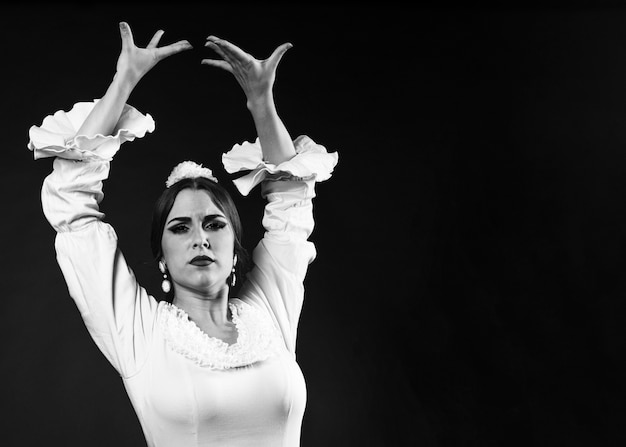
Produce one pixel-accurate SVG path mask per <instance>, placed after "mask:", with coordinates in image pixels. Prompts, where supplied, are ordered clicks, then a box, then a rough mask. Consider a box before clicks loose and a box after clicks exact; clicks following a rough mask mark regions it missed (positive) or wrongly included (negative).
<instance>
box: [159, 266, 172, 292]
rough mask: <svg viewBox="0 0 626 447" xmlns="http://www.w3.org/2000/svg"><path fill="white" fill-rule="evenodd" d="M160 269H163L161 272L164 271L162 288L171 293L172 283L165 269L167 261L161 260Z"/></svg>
mask: <svg viewBox="0 0 626 447" xmlns="http://www.w3.org/2000/svg"><path fill="white" fill-rule="evenodd" d="M159 270H161V273H163V281H162V282H161V289H162V290H163V292H165V293H170V290H172V283H171V282H170V280H169V279H167V271H166V269H165V262H163V260H161V261H159Z"/></svg>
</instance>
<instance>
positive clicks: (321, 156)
mask: <svg viewBox="0 0 626 447" xmlns="http://www.w3.org/2000/svg"><path fill="white" fill-rule="evenodd" d="M120 33H121V38H122V50H121V53H120V56H119V58H118V61H117V70H116V73H115V76H114V78H113V81H112V82H111V84H110V86H109V88H108V89H107V91H106V93H105V95H104V96H103V97H102V98H101V99H100V100H98V101H95V102H94V103H79V104H76V105H75V106H74V108H73V109H72V110H71V111H70V112H68V113H65V112H62V111H59V112H57V113H56V114H55V115H53V116H48V117H47V118H46V119H45V120H44V121H43V123H42V125H41V126H33V127H32V128H31V130H30V138H31V139H30V142H29V149H31V150H32V151H33V152H34V156H35V158H41V157H55V160H54V164H53V166H54V169H53V172H52V173H51V174H50V175H49V176H48V177H47V178H46V179H45V181H44V184H43V188H42V204H43V209H44V212H45V215H46V218H47V219H48V220H49V222H50V224H51V225H52V226H53V227H54V228H55V229H56V231H57V237H56V243H55V246H56V250H57V259H58V262H59V265H60V267H61V270H62V272H63V274H64V276H65V279H66V282H67V284H68V288H69V292H70V294H71V296H72V298H73V299H74V300H75V302H76V304H77V306H78V308H79V310H80V313H81V316H82V317H83V319H84V321H85V324H86V326H87V328H88V330H89V332H90V334H91V336H92V337H93V339H94V341H95V342H96V344H97V345H98V347H99V348H100V349H101V351H102V352H103V353H104V355H105V356H106V357H107V359H108V360H109V361H110V362H111V364H112V365H113V366H114V367H115V368H116V369H117V371H118V372H119V373H120V375H121V377H122V380H123V383H124V386H125V388H126V390H127V392H128V395H129V397H130V400H131V402H132V404H133V407H134V409H135V411H136V412H137V415H138V417H139V420H140V422H141V425H142V428H143V431H144V434H145V437H146V440H147V443H148V445H150V446H176V447H182V446H200V445H202V446H205V445H206V446H209V445H219V446H265V445H267V446H296V445H299V439H300V427H301V423H302V417H303V413H304V408H305V401H306V390H305V383H304V380H303V377H302V373H301V371H300V368H299V367H298V364H297V363H296V361H295V342H296V331H297V323H298V318H299V315H300V310H301V307H302V300H303V295H304V290H303V279H304V276H305V273H306V269H307V266H308V264H309V263H310V262H311V261H312V260H313V259H314V257H315V248H314V246H313V244H312V243H311V242H308V241H307V237H308V236H309V234H310V233H311V231H312V229H313V218H312V208H311V206H312V203H311V199H312V198H313V196H314V183H315V181H321V180H324V179H327V178H329V177H330V174H331V172H332V170H333V168H334V166H335V165H336V163H337V154H336V153H332V154H329V153H327V152H326V150H325V149H324V148H323V147H322V146H319V145H316V144H315V143H313V142H312V141H311V140H310V139H309V138H307V137H300V138H298V139H296V141H295V142H292V140H291V137H290V136H289V133H288V132H287V130H286V128H285V126H284V125H283V123H282V121H281V120H280V118H279V117H278V115H277V113H276V109H275V106H274V100H273V97H272V87H273V84H274V78H275V72H276V67H277V65H278V63H279V61H280V59H281V57H282V56H283V54H284V53H285V51H286V50H287V49H288V48H290V46H291V45H290V44H284V45H281V46H279V47H278V48H277V49H276V50H275V51H274V52H273V53H272V55H271V56H270V57H269V58H268V59H266V60H263V61H261V60H256V59H254V58H253V57H252V56H250V55H249V54H247V53H245V52H243V51H242V50H241V49H239V48H238V47H236V46H234V45H232V44H231V43H229V42H226V41H224V40H222V39H218V38H216V37H214V36H210V37H208V38H207V42H206V46H208V47H209V48H211V49H213V50H214V51H215V52H217V53H218V54H219V55H220V56H221V57H222V60H213V59H204V60H202V63H203V64H206V65H210V66H215V67H218V68H222V69H225V70H227V71H229V72H231V73H232V74H233V75H234V76H235V78H236V80H237V81H238V82H239V84H240V85H241V87H242V88H243V90H244V93H245V95H246V99H247V107H248V109H249V111H250V113H251V114H252V118H253V120H254V123H255V127H256V129H257V133H258V139H257V141H256V142H254V143H249V142H245V143H243V144H241V145H235V146H234V147H233V149H232V150H231V151H230V152H228V153H226V154H224V155H223V162H224V166H225V168H226V170H227V171H228V172H230V173H234V172H237V171H241V170H251V171H252V172H250V173H249V174H248V175H246V176H244V177H241V178H239V179H237V180H235V183H236V185H237V187H238V189H239V190H240V192H241V193H242V194H243V195H247V194H248V192H249V191H250V190H251V189H252V188H254V187H255V186H256V185H257V184H259V183H261V187H262V194H263V195H264V196H265V197H266V198H267V199H268V204H267V206H266V208H265V213H264V217H263V225H264V227H265V229H266V232H265V235H264V237H263V239H262V240H261V241H260V242H259V244H258V245H257V247H256V248H255V250H254V252H253V256H252V261H253V267H252V269H251V270H250V271H249V273H248V274H247V275H246V276H245V278H244V277H243V275H242V273H243V271H242V269H243V263H244V261H245V255H246V253H245V250H244V249H243V247H242V246H241V228H240V225H239V217H238V215H237V212H236V209H235V208H234V205H233V204H232V200H231V199H230V197H229V196H228V193H227V192H226V191H225V190H224V189H223V188H221V187H220V186H219V183H217V180H216V179H215V178H214V177H213V175H212V173H211V171H210V170H209V169H208V168H204V167H202V166H201V165H198V164H196V163H194V162H191V161H187V162H183V163H181V164H179V165H178V166H176V167H175V168H174V169H173V171H172V173H171V175H170V176H169V178H168V179H167V182H166V190H165V191H164V193H163V195H162V196H161V198H160V199H159V200H158V201H157V204H156V206H155V213H154V217H153V230H152V242H153V251H154V254H155V256H156V258H157V261H158V264H159V267H160V269H161V271H162V273H163V276H164V279H163V289H164V291H165V292H166V293H167V294H168V296H169V298H170V300H171V302H170V300H163V301H160V302H159V301H157V300H156V299H154V298H153V297H152V296H150V295H149V294H148V293H147V292H146V290H145V289H143V288H142V287H141V286H139V285H138V284H137V282H136V280H135V277H134V275H133V273H132V271H131V270H130V269H129V267H128V266H127V265H126V262H125V260H124V258H123V256H122V254H121V253H120V251H119V248H118V245H117V236H116V234H115V232H114V230H113V228H112V227H111V226H110V225H109V224H107V223H105V222H103V221H102V217H103V214H102V213H101V212H100V211H99V208H98V204H99V203H100V201H101V200H102V199H103V194H102V181H103V180H104V179H106V178H107V177H108V172H109V166H110V161H111V160H112V158H113V156H114V155H115V153H116V152H117V150H118V149H119V147H120V145H121V143H123V142H124V141H128V140H133V139H134V138H137V137H143V136H144V135H145V134H146V132H152V131H153V130H154V121H153V120H152V117H151V116H150V115H147V114H146V115H143V114H141V113H139V112H138V111H137V110H136V109H134V108H132V107H131V106H129V105H127V104H126V101H127V100H128V98H129V96H130V94H131V92H132V91H133V89H134V88H135V87H136V85H137V84H138V82H139V81H140V80H141V78H142V77H143V76H144V75H146V73H148V72H149V71H150V70H151V69H152V68H153V67H154V66H155V65H156V64H157V63H158V62H159V61H160V60H162V59H164V58H166V57H169V56H170V55H173V54H177V53H179V52H181V51H186V50H188V49H190V48H191V45H190V44H189V43H188V42H187V41H180V42H177V43H174V44H171V45H167V46H163V47H158V43H159V41H160V39H161V36H162V35H163V32H162V31H158V32H157V33H156V34H155V35H154V37H153V38H152V40H151V41H150V43H149V44H148V46H147V47H146V48H139V47H137V46H136V45H135V43H134V41H133V36H132V32H131V30H130V27H129V26H128V24H126V23H124V22H122V23H120ZM237 278H239V280H242V279H243V280H244V282H243V284H242V286H241V289H240V292H239V295H238V297H237V298H234V297H229V291H230V287H231V286H232V285H234V284H235V282H236V281H237V280H238V279H237Z"/></svg>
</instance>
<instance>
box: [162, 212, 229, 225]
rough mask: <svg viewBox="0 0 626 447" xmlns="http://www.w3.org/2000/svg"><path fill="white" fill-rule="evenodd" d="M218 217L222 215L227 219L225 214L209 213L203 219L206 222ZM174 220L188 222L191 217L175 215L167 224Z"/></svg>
mask: <svg viewBox="0 0 626 447" xmlns="http://www.w3.org/2000/svg"><path fill="white" fill-rule="evenodd" d="M216 217H221V218H222V219H226V216H223V215H222V214H209V215H208V216H204V219H203V221H204V222H206V221H207V220H213V219H215V218H216ZM174 221H178V222H183V223H188V222H191V217H174V218H172V219H170V221H169V222H168V223H167V225H169V224H171V223H172V222H174Z"/></svg>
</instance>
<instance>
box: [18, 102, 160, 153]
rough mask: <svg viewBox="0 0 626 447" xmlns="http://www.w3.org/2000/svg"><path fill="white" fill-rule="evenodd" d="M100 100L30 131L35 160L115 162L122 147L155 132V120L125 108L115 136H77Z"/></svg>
mask: <svg viewBox="0 0 626 447" xmlns="http://www.w3.org/2000/svg"><path fill="white" fill-rule="evenodd" d="M98 101H99V100H97V99H96V100H94V101H93V102H79V103H76V104H74V106H73V107H72V110H70V111H69V112H65V111H63V110H59V111H57V112H56V113H55V114H54V115H48V116H47V117H46V118H45V119H44V120H43V123H42V124H41V126H31V128H30V130H29V131H28V134H29V137H30V141H29V142H28V149H30V150H31V151H33V156H34V158H35V160H37V159H39V158H45V157H60V158H66V159H69V160H80V161H111V160H112V159H113V156H114V155H115V153H116V152H117V151H118V150H119V148H120V146H121V145H122V143H124V142H125V141H132V140H134V139H135V138H142V137H143V136H144V135H145V134H146V132H153V131H154V120H153V119H152V117H151V116H150V115H149V114H146V115H144V114H142V113H141V112H139V111H138V110H137V109H135V108H134V107H132V106H130V105H128V104H125V105H124V109H123V110H122V114H121V116H120V119H119V121H118V123H117V124H116V126H115V129H114V130H113V132H112V133H113V135H95V136H93V137H87V136H85V135H76V132H78V130H79V129H80V126H81V125H82V124H83V122H84V121H85V119H86V118H87V116H88V115H89V113H90V112H91V110H92V109H93V107H94V106H95V105H96V103H97V102H98Z"/></svg>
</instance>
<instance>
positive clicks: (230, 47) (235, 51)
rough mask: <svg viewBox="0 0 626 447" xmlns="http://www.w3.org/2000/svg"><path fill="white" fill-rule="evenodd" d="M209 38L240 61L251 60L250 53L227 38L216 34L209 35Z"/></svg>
mask: <svg viewBox="0 0 626 447" xmlns="http://www.w3.org/2000/svg"><path fill="white" fill-rule="evenodd" d="M207 40H208V41H210V42H213V43H214V44H216V45H217V46H218V47H219V48H220V49H221V50H222V51H224V52H227V53H228V54H229V55H230V57H231V58H233V59H237V60H238V61H239V62H242V63H245V62H247V61H249V60H250V55H249V54H248V53H246V52H245V51H243V50H242V49H241V48H239V47H238V46H237V45H234V44H232V43H230V42H229V41H227V40H224V39H220V38H218V37H215V36H209V37H207Z"/></svg>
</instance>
